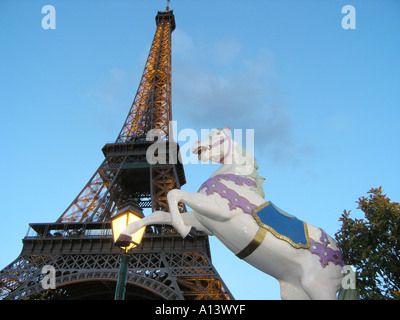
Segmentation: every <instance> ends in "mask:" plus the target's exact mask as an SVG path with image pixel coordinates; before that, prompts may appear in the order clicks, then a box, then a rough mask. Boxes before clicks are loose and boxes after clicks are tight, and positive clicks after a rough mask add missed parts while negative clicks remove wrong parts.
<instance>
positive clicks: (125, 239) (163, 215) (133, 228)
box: [115, 211, 171, 247]
mask: <svg viewBox="0 0 400 320" xmlns="http://www.w3.org/2000/svg"><path fill="white" fill-rule="evenodd" d="M154 224H171V215H170V214H169V213H168V212H163V211H155V212H153V213H152V214H150V215H149V216H147V217H144V218H143V219H140V220H138V221H135V222H133V223H130V224H128V226H127V227H126V228H125V229H124V230H123V231H122V232H121V234H120V235H119V237H118V239H117V241H115V245H116V246H118V247H127V246H129V245H130V243H131V241H132V237H131V235H132V234H134V233H135V232H137V231H138V230H140V229H141V228H143V227H146V226H149V225H154Z"/></svg>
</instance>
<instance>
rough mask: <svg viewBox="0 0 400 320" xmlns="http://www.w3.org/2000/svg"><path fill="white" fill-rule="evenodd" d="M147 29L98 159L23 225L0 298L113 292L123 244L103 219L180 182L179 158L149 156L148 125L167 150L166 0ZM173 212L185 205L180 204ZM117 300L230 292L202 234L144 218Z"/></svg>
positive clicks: (150, 204)
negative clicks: (51, 210) (136, 70)
mask: <svg viewBox="0 0 400 320" xmlns="http://www.w3.org/2000/svg"><path fill="white" fill-rule="evenodd" d="M155 20H156V25H157V28H156V32H155V35H154V39H153V42H152V45H151V48H150V52H149V55H148V58H147V62H146V65H145V68H144V72H143V75H142V78H141V81H140V84H139V88H138V90H137V93H136V96H135V98H134V101H133V104H132V106H131V108H130V110H129V113H128V116H127V118H126V121H125V123H124V125H123V127H122V129H121V131H120V133H119V135H118V137H117V139H116V141H115V143H109V144H106V145H105V146H104V147H103V148H102V152H103V154H104V156H105V160H104V161H103V163H102V164H101V165H100V166H99V168H98V169H97V171H96V172H95V173H94V175H93V176H92V177H91V178H90V180H89V182H88V183H87V184H86V185H85V186H84V188H83V189H82V191H81V192H80V193H79V194H78V196H77V197H76V198H75V200H74V201H73V202H72V203H71V204H70V206H69V207H68V208H67V209H66V210H65V212H64V213H62V215H61V216H60V218H59V219H58V220H57V221H56V222H55V223H30V224H29V230H28V233H27V235H26V237H25V238H23V240H22V241H23V248H22V251H21V253H20V255H19V256H18V257H17V258H16V259H15V260H14V261H13V262H12V263H11V264H9V265H8V266H7V267H5V268H4V269H3V270H1V271H0V299H7V300H19V299H35V298H36V299H37V298H44V297H45V298H47V299H74V300H85V299H91V300H94V299H99V300H100V299H102V300H103V299H113V297H114V292H115V287H116V281H117V278H118V272H119V261H120V255H121V253H122V250H121V249H120V248H118V247H116V246H115V245H114V243H113V238H112V230H111V221H110V219H111V218H112V217H113V216H114V215H115V214H116V212H117V210H118V208H121V207H123V206H126V205H127V204H129V203H133V204H134V205H136V206H138V207H140V210H152V211H155V210H163V211H169V209H168V202H167V193H168V192H169V191H170V190H171V189H174V188H181V186H182V185H184V184H185V183H186V180H185V179H186V178H185V174H184V169H183V166H182V164H181V163H179V162H178V163H175V164H168V163H169V162H171V161H167V164H152V165H151V164H149V162H148V161H147V160H146V151H147V149H148V148H149V146H151V144H152V143H154V142H153V141H148V140H146V136H147V134H148V133H149V131H150V130H152V129H156V130H157V132H158V134H157V135H158V137H159V138H162V139H164V140H165V141H166V143H167V144H169V145H171V146H172V147H173V148H168V150H174V151H173V153H175V154H169V153H167V155H166V156H167V158H169V157H171V156H175V157H176V156H177V154H178V153H179V146H178V145H177V143H175V142H174V141H173V137H172V128H170V126H169V123H170V121H171V120H172V109H171V34H172V31H173V30H174V29H175V17H174V14H173V11H172V10H170V9H169V5H167V8H166V10H165V11H163V12H158V14H157V15H156V18H155ZM180 210H181V212H184V211H185V210H186V209H185V207H184V206H183V205H181V207H180ZM129 255H130V262H129V272H128V278H127V286H126V294H125V299H132V300H133V299H137V300H139V299H140V300H142V299H143V300H144V299H150V300H156V299H166V300H193V299H198V300H199V299H204V300H206V299H207V300H208V299H218V300H230V299H233V297H232V295H231V293H230V292H229V290H228V289H227V287H226V285H225V284H224V282H223V281H222V279H221V277H220V276H219V274H218V272H217V271H216V269H215V268H214V266H213V264H212V261H211V254H210V246H209V240H208V236H207V235H206V234H203V233H200V232H198V233H197V234H196V235H195V236H194V240H193V241H187V240H185V239H183V238H182V237H181V236H180V235H179V234H178V233H177V232H176V231H175V230H174V229H173V228H172V227H170V226H149V227H147V228H146V231H145V234H144V237H143V240H142V243H141V244H140V245H139V246H138V247H136V248H135V249H133V250H131V251H130V252H129ZM44 266H51V267H53V268H54V269H53V270H54V271H55V285H56V288H55V289H47V290H46V288H44V286H43V280H44V277H45V275H46V272H43V270H44Z"/></svg>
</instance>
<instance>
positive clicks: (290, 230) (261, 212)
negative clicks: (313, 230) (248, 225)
mask: <svg viewBox="0 0 400 320" xmlns="http://www.w3.org/2000/svg"><path fill="white" fill-rule="evenodd" d="M253 217H254V218H255V219H256V221H257V223H258V224H259V226H260V227H263V228H266V229H267V230H269V231H271V232H272V234H273V235H274V236H276V237H277V238H279V239H282V240H285V241H287V242H288V243H290V244H291V245H292V246H293V247H295V248H308V247H309V246H310V239H309V236H308V229H307V224H306V223H305V222H304V221H301V220H299V219H297V218H296V217H294V216H292V215H290V214H288V213H286V212H284V211H283V210H281V209H279V208H278V207H277V206H275V205H274V204H273V203H272V202H270V201H268V202H266V203H264V204H263V205H261V206H259V207H258V208H257V209H254V210H253Z"/></svg>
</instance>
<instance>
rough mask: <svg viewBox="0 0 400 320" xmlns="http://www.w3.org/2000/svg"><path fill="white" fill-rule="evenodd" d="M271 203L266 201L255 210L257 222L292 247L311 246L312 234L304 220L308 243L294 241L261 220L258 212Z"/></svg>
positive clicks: (305, 247) (254, 215) (306, 247)
mask: <svg viewBox="0 0 400 320" xmlns="http://www.w3.org/2000/svg"><path fill="white" fill-rule="evenodd" d="M270 204H271V202H270V201H267V202H265V203H264V204H262V205H260V206H259V207H257V208H256V209H254V210H253V212H252V215H253V218H254V219H255V220H256V222H257V224H258V225H259V226H260V227H261V228H264V229H266V230H268V231H270V232H271V233H272V234H273V235H274V236H275V237H276V238H278V239H280V240H284V241H286V242H287V243H289V244H290V245H291V246H292V247H294V248H296V249H308V248H309V247H310V245H311V244H310V236H309V234H308V227H307V223H305V222H304V221H303V226H304V235H305V237H306V241H307V243H294V242H293V241H292V240H291V239H290V238H289V237H287V236H284V235H282V234H280V233H279V232H277V231H276V230H275V229H274V228H272V227H270V226H268V225H266V224H264V223H263V222H262V221H261V220H260V217H259V216H258V215H257V213H258V212H259V211H261V210H262V209H264V208H265V207H267V206H269V205H270Z"/></svg>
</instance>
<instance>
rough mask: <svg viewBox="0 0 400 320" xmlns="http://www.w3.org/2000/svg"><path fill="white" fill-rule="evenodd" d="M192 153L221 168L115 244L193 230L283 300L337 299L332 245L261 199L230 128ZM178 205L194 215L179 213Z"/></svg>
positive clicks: (253, 168)
mask: <svg viewBox="0 0 400 320" xmlns="http://www.w3.org/2000/svg"><path fill="white" fill-rule="evenodd" d="M210 141H211V142H210ZM192 152H193V153H195V154H198V156H199V159H200V160H202V161H208V160H211V161H213V162H216V163H220V164H222V166H221V167H219V169H218V170H216V172H214V174H213V175H212V176H211V177H210V179H208V180H207V181H206V182H204V183H203V185H202V186H201V187H200V189H199V191H198V192H197V193H195V192H187V191H183V190H178V189H174V190H171V191H170V192H169V193H168V196H167V197H168V203H169V209H170V211H171V212H170V213H168V212H162V211H156V212H154V213H152V214H150V215H149V216H147V217H145V218H143V219H141V220H139V221H138V222H135V223H132V224H130V225H128V227H127V228H126V229H125V230H124V231H123V232H122V233H121V236H120V238H119V239H118V240H117V242H116V245H118V246H120V247H123V246H127V244H128V243H129V242H130V240H131V236H130V235H131V234H133V233H135V232H136V231H137V230H139V229H140V228H142V227H144V226H148V225H154V224H170V225H172V226H173V227H174V228H175V229H176V230H177V231H178V232H179V233H180V234H181V236H182V237H184V238H185V237H188V239H190V237H193V236H192V235H191V234H192V232H193V231H194V228H195V229H196V230H198V231H203V232H205V233H206V234H208V235H215V236H216V237H217V238H218V239H219V240H220V241H221V242H222V243H223V244H224V245H225V246H226V247H228V248H229V249H230V250H231V251H232V252H233V253H234V254H236V255H237V256H238V257H239V258H241V259H244V260H245V261H246V262H248V263H249V264H251V265H252V266H254V267H256V268H258V269H259V270H261V271H263V272H265V273H267V274H269V275H271V276H273V277H274V278H276V279H277V280H278V281H279V283H280V289H281V297H282V299H337V292H338V290H339V289H340V287H341V282H342V278H343V274H342V266H343V263H342V257H341V253H340V251H339V248H338V246H337V244H336V242H335V241H334V240H333V239H332V238H331V237H329V236H327V235H326V233H325V232H324V231H323V230H322V229H319V228H316V227H313V226H311V225H309V224H307V223H305V222H302V221H300V220H297V219H296V218H295V217H293V216H290V215H289V214H286V213H285V212H283V211H282V210H280V209H279V208H277V207H276V206H274V205H273V204H272V203H271V202H266V201H265V200H264V191H263V186H262V183H263V180H264V178H261V177H260V176H259V175H258V173H257V168H258V167H257V165H256V164H255V159H254V157H253V156H252V155H251V154H249V153H248V152H247V151H246V150H245V149H244V148H242V147H241V146H240V145H239V144H237V143H236V142H235V141H234V140H233V139H232V137H231V136H230V129H229V128H228V127H227V128H225V129H217V130H215V131H212V132H211V133H210V134H209V135H208V137H207V138H206V139H205V140H203V141H202V142H199V141H196V142H195V144H194V146H193V147H192ZM179 202H182V203H184V204H186V205H187V206H189V207H190V208H191V209H192V210H193V211H191V212H185V213H180V212H179V210H178V203H179ZM265 208H266V209H268V210H272V211H271V212H274V214H273V215H271V216H273V217H275V218H276V219H278V220H285V221H286V220H288V221H289V220H293V221H297V224H298V225H299V226H300V229H302V232H301V233H302V234H301V236H303V238H302V239H303V241H299V240H298V239H297V240H296V239H294V240H293V236H292V239H291V238H290V237H291V236H288V235H285V234H283V232H282V231H279V230H278V228H277V227H271V226H269V225H266V224H264V222H263V221H261V219H260V217H259V216H261V212H262V211H261V210H262V209H265ZM268 214H269V213H268ZM271 214H272V213H271ZM264 215H267V214H264ZM290 228H291V227H289V229H290ZM301 236H300V238H301Z"/></svg>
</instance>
